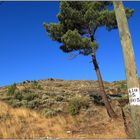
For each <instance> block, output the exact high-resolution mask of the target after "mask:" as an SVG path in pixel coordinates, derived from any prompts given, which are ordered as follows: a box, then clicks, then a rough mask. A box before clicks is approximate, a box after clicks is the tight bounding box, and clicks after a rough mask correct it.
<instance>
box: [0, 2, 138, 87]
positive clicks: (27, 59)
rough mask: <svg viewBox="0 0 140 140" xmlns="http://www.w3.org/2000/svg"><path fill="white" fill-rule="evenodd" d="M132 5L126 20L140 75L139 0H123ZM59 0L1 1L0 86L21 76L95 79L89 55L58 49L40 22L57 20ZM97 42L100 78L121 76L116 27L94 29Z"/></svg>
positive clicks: (20, 79) (21, 79) (120, 59)
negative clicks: (112, 28) (64, 51)
mask: <svg viewBox="0 0 140 140" xmlns="http://www.w3.org/2000/svg"><path fill="white" fill-rule="evenodd" d="M124 4H125V6H127V7H130V8H133V9H135V13H134V16H133V17H132V18H131V19H130V20H129V28H130V32H131V37H132V41H133V46H134V51H135V57H136V64H137V70H138V75H139V76H140V28H139V27H140V2H125V3H124ZM58 12H59V2H5V3H3V4H2V5H0V86H4V85H9V84H12V83H14V82H22V81H24V80H40V79H47V78H50V77H52V78H60V79H65V80H96V79H97V78H96V74H95V71H94V69H93V65H92V63H90V62H91V57H90V56H88V57H85V56H78V57H77V58H75V59H73V60H69V56H70V54H65V53H63V52H61V51H60V50H59V44H58V43H57V42H54V41H52V40H51V39H50V38H49V37H48V36H47V33H46V32H45V30H44V28H43V22H47V23H50V22H57V18H56V15H57V13H58ZM96 40H97V42H98V43H99V45H100V48H99V49H98V51H97V59H98V63H99V66H100V70H101V73H102V77H103V80H105V81H115V80H121V79H125V69H124V63H123V56H122V49H121V45H120V39H119V34H118V30H113V31H111V32H107V31H106V30H105V29H104V28H101V29H99V30H98V31H97V33H96Z"/></svg>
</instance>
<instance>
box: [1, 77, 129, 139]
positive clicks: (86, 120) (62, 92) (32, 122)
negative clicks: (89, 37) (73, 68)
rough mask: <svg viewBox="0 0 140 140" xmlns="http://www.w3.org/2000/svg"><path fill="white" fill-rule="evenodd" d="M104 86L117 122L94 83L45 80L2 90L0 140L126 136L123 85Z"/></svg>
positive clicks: (127, 126)
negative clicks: (109, 114) (6, 139)
mask: <svg viewBox="0 0 140 140" xmlns="http://www.w3.org/2000/svg"><path fill="white" fill-rule="evenodd" d="M104 84H105V88H106V92H107V94H108V97H109V100H110V102H111V104H112V107H113V109H114V110H115V112H116V113H117V115H118V116H119V117H118V119H117V120H111V119H110V118H109V117H108V115H107V113H106V109H105V107H104V104H103V103H102V100H101V98H100V96H99V93H100V91H99V88H98V82H97V81H64V80H56V79H48V80H40V81H25V82H23V83H19V84H13V85H11V86H6V87H1V88H0V125H1V128H0V138H43V137H45V138H47V137H53V138H73V137H76V138H127V137H129V134H130V133H131V130H130V120H131V119H130V112H129V106H128V105H127V103H128V97H127V94H126V93H127V91H126V83H125V81H118V82H113V83H108V82H104ZM122 110H123V112H122Z"/></svg>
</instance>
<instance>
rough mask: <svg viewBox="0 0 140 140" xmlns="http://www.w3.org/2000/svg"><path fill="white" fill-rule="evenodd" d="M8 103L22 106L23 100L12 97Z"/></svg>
mask: <svg viewBox="0 0 140 140" xmlns="http://www.w3.org/2000/svg"><path fill="white" fill-rule="evenodd" d="M8 103H9V104H10V105H11V106H12V107H20V106H21V102H20V101H19V100H17V99H11V100H9V101H8Z"/></svg>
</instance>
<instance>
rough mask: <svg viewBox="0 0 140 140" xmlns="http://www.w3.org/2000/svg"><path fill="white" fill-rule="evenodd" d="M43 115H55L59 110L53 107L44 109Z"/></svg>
mask: <svg viewBox="0 0 140 140" xmlns="http://www.w3.org/2000/svg"><path fill="white" fill-rule="evenodd" d="M42 115H43V116H45V117H53V116H56V115H57V112H56V111H55V110H52V109H44V110H43V111H42Z"/></svg>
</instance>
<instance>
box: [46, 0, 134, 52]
mask: <svg viewBox="0 0 140 140" xmlns="http://www.w3.org/2000/svg"><path fill="white" fill-rule="evenodd" d="M112 5H113V4H112V2H109V1H108V2H105V1H100V2H97V1H92V2H91V1H87V2H84V1H77V2H74V1H63V2H60V12H59V14H58V15H57V18H58V20H59V22H58V23H50V24H46V23H45V24H44V27H45V29H46V31H47V32H48V34H49V36H50V37H51V38H52V40H55V41H57V42H59V43H61V44H62V45H61V46H60V49H61V50H62V51H63V52H66V53H69V52H73V51H78V52H79V54H83V55H89V54H91V53H92V50H93V48H94V50H96V49H97V48H98V44H97V42H95V39H94V35H95V32H96V30H97V29H98V28H99V27H105V28H106V29H107V30H108V31H110V30H112V29H117V22H116V17H115V12H114V9H113V6H112ZM125 11H126V15H127V18H129V17H131V16H132V14H133V12H134V11H133V9H128V8H126V9H125Z"/></svg>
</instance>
